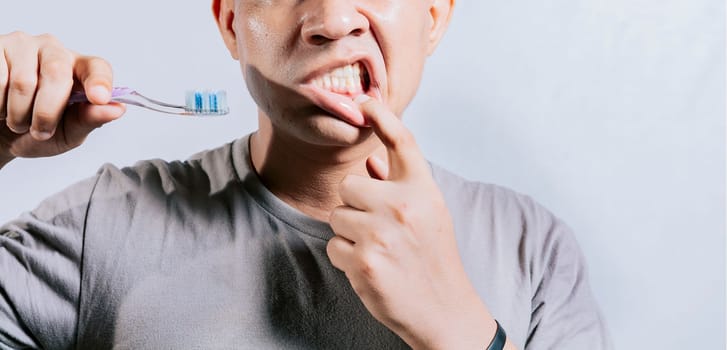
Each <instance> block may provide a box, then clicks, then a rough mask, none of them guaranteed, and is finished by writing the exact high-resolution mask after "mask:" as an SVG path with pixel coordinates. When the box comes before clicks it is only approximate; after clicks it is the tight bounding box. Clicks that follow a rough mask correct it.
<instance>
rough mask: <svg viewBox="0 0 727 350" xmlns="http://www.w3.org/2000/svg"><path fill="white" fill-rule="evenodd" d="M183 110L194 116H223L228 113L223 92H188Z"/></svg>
mask: <svg viewBox="0 0 727 350" xmlns="http://www.w3.org/2000/svg"><path fill="white" fill-rule="evenodd" d="M185 102H186V104H185V110H186V111H187V112H190V113H193V114H195V115H223V114H227V113H229V112H230V110H229V107H228V105H227V93H226V92H225V91H224V90H190V91H187V93H186V96H185Z"/></svg>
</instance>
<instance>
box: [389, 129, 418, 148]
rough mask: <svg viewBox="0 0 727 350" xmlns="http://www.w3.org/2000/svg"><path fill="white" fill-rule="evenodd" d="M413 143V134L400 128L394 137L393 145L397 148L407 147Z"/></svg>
mask: <svg viewBox="0 0 727 350" xmlns="http://www.w3.org/2000/svg"><path fill="white" fill-rule="evenodd" d="M414 143H415V141H414V134H412V132H411V131H409V130H407V129H404V128H402V130H401V131H400V132H398V133H397V134H396V136H395V137H394V144H395V145H397V146H399V147H409V146H411V145H413V144H414Z"/></svg>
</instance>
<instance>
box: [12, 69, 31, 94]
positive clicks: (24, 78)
mask: <svg viewBox="0 0 727 350" xmlns="http://www.w3.org/2000/svg"><path fill="white" fill-rule="evenodd" d="M37 85H38V77H37V76H36V75H35V74H28V73H23V74H18V75H16V76H13V77H12V78H11V79H10V85H9V87H10V89H11V90H13V91H15V92H17V93H19V94H21V95H26V96H27V95H30V94H33V93H35V88H36V86H37Z"/></svg>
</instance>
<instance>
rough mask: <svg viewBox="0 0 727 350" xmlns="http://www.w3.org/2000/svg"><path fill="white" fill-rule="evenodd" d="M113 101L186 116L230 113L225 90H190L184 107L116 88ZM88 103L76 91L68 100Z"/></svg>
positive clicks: (81, 94)
mask: <svg viewBox="0 0 727 350" xmlns="http://www.w3.org/2000/svg"><path fill="white" fill-rule="evenodd" d="M111 101H114V102H120V103H126V104H130V105H134V106H139V107H144V108H147V109H150V110H152V111H157V112H162V113H167V114H176V115H186V116H218V115H225V114H227V113H229V112H230V108H229V107H228V105H227V93H226V92H225V91H224V90H190V91H187V93H186V98H185V102H186V104H185V105H184V106H181V105H174V104H169V103H164V102H161V101H157V100H153V99H151V98H148V97H146V96H144V95H142V94H140V93H138V92H136V91H135V90H133V89H130V88H127V87H114V88H113V89H112V90H111ZM81 102H88V98H87V97H86V93H85V92H83V91H74V92H73V93H71V96H70V98H69V99H68V105H69V106H70V105H72V104H74V103H81Z"/></svg>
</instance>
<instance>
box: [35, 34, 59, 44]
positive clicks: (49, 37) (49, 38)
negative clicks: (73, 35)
mask: <svg viewBox="0 0 727 350" xmlns="http://www.w3.org/2000/svg"><path fill="white" fill-rule="evenodd" d="M37 38H38V39H39V40H40V41H41V42H44V43H51V44H57V43H59V42H60V41H59V40H58V38H56V37H55V36H54V35H53V34H50V33H43V34H40V35H38V36H37Z"/></svg>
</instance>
